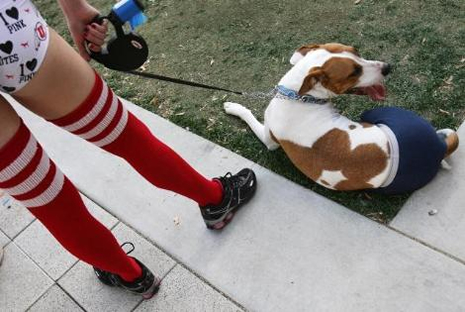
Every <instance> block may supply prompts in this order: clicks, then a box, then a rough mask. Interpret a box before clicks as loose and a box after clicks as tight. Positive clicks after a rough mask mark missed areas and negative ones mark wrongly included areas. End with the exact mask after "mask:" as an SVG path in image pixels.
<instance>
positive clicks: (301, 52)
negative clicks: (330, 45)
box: [290, 44, 320, 65]
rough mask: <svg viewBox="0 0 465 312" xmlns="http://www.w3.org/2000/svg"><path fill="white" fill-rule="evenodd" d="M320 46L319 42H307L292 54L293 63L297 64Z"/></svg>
mask: <svg viewBox="0 0 465 312" xmlns="http://www.w3.org/2000/svg"><path fill="white" fill-rule="evenodd" d="M319 47H320V45H319V44H307V45H304V46H301V47H300V48H299V49H297V51H295V52H294V54H293V55H292V57H291V60H290V62H291V65H295V64H297V63H298V62H299V61H301V60H302V59H303V58H304V57H305V55H307V53H308V52H309V51H312V50H316V49H318V48H319Z"/></svg>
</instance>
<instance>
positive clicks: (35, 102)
mask: <svg viewBox="0 0 465 312" xmlns="http://www.w3.org/2000/svg"><path fill="white" fill-rule="evenodd" d="M94 80H95V74H94V71H93V69H92V68H91V67H90V66H89V64H88V63H87V62H86V61H85V60H84V59H83V58H82V57H81V56H80V55H79V54H78V53H77V52H76V51H75V50H74V49H73V48H72V47H71V46H70V45H69V44H68V43H67V42H66V41H65V40H63V38H61V37H60V36H59V35H58V34H57V33H56V32H55V31H53V30H52V29H50V43H49V47H48V50H47V54H46V56H45V59H44V61H43V63H42V65H41V67H40V69H39V70H38V72H37V73H36V75H35V76H34V78H33V79H32V80H31V81H30V82H29V83H28V84H27V85H26V86H24V88H22V89H21V90H19V91H18V92H16V93H14V94H12V96H13V97H14V98H15V99H16V100H17V101H18V102H20V103H21V104H22V105H24V106H25V107H27V108H28V109H29V110H31V111H32V112H34V113H36V114H37V115H39V116H42V117H43V118H45V119H57V118H60V117H63V116H65V115H67V114H69V113H70V112H72V111H73V110H74V109H76V107H77V106H79V104H80V103H82V102H83V101H84V100H85V99H86V97H87V96H88V95H89V93H90V91H91V90H92V87H93V85H94Z"/></svg>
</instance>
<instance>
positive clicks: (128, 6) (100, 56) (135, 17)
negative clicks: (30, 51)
mask: <svg viewBox="0 0 465 312" xmlns="http://www.w3.org/2000/svg"><path fill="white" fill-rule="evenodd" d="M144 10H145V7H144V5H143V4H142V2H141V1H140V0H121V1H120V2H118V3H117V4H115V5H114V6H113V8H112V10H111V11H110V14H108V15H106V16H97V17H95V19H94V20H93V22H94V23H98V24H102V23H103V21H104V20H108V21H109V22H110V23H111V24H112V25H113V27H114V29H115V32H116V35H115V36H113V37H112V38H110V40H109V41H108V42H107V44H106V46H104V47H102V50H101V51H100V52H98V53H97V52H93V51H89V53H90V56H91V57H92V58H93V59H94V60H95V61H97V62H99V63H100V64H102V65H103V66H105V67H107V68H109V69H113V70H117V71H121V72H125V73H128V74H131V75H136V76H141V77H144V78H149V79H156V80H162V81H168V82H173V83H177V84H183V85H188V86H192V87H197V88H204V89H210V90H218V91H224V92H229V93H234V94H238V95H248V96H251V95H252V96H254V94H255V96H256V97H258V96H259V94H263V95H265V93H262V92H255V93H247V92H240V91H234V90H229V89H225V88H220V87H216V86H211V85H206V84H202V83H197V82H192V81H186V80H182V79H178V78H172V77H166V76H162V75H158V74H154V73H146V72H141V71H137V70H136V69H137V68H139V67H141V66H142V65H143V64H144V63H145V62H146V61H147V59H148V56H149V49H148V45H147V42H146V41H145V40H144V38H142V37H141V36H140V35H138V34H136V33H135V32H134V30H135V29H136V28H137V27H138V26H140V25H142V24H144V23H145V22H146V21H147V17H146V16H145V15H144ZM126 23H129V25H130V27H131V31H129V32H126V31H125V30H124V28H123V26H124V25H125V24H126Z"/></svg>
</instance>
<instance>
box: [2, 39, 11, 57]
mask: <svg viewBox="0 0 465 312" xmlns="http://www.w3.org/2000/svg"><path fill="white" fill-rule="evenodd" d="M0 50H1V51H3V52H5V53H6V54H10V53H11V51H13V42H11V41H7V42H5V43H0Z"/></svg>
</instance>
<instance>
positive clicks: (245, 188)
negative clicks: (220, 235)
mask: <svg viewBox="0 0 465 312" xmlns="http://www.w3.org/2000/svg"><path fill="white" fill-rule="evenodd" d="M214 180H217V181H219V182H220V183H221V185H222V186H223V190H224V196H223V200H222V202H221V203H220V204H219V205H207V206H204V207H200V209H201V210H200V211H201V212H202V217H203V220H204V221H205V224H206V225H207V228H209V229H211V230H221V229H222V228H224V227H225V226H226V225H227V224H228V223H229V222H231V220H232V219H233V217H234V215H235V213H236V211H237V210H238V209H239V208H240V207H241V206H242V205H243V204H245V203H247V202H248V201H249V200H250V199H251V198H252V197H253V195H254V194H255V190H256V189H257V178H256V177H255V173H254V172H253V171H252V170H251V169H247V168H246V169H242V170H241V171H239V172H238V173H237V174H235V175H232V174H231V172H228V173H227V174H226V175H225V176H223V177H219V178H215V179H214Z"/></svg>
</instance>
